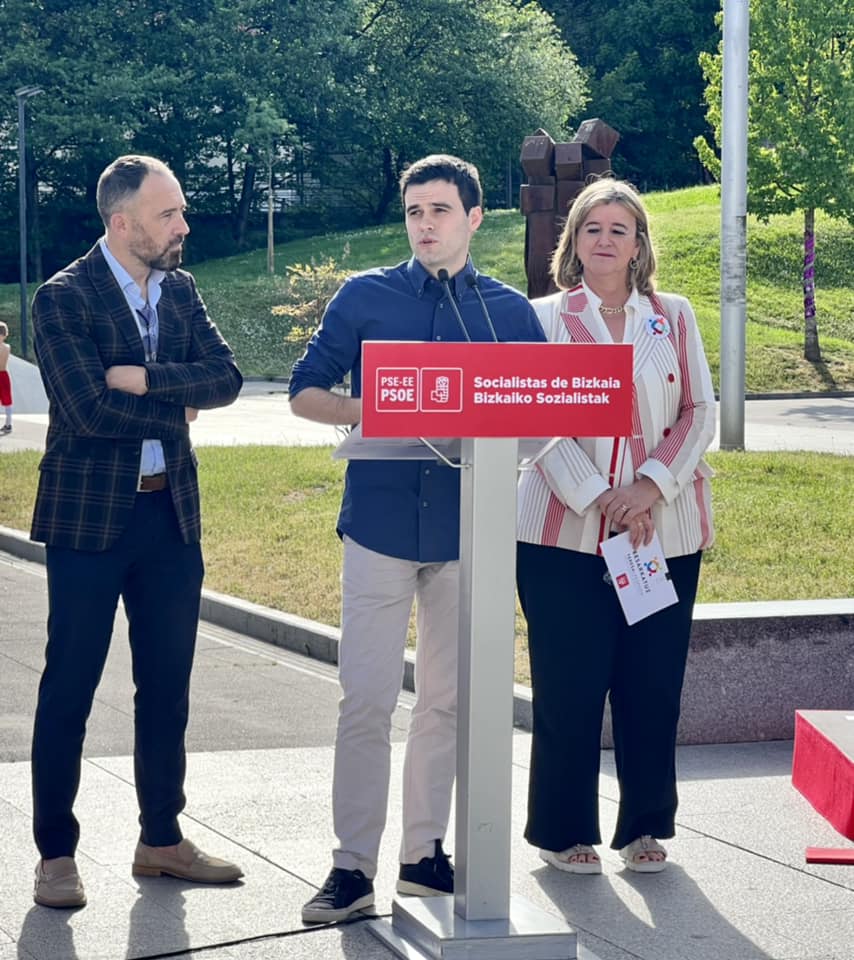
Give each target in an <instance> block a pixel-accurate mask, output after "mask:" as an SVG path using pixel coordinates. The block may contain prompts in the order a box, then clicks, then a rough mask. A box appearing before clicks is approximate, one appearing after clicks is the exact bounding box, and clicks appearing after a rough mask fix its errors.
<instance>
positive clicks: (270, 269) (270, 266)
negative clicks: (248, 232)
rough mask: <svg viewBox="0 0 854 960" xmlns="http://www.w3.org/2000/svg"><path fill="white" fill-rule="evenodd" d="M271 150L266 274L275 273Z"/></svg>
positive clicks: (268, 162)
mask: <svg viewBox="0 0 854 960" xmlns="http://www.w3.org/2000/svg"><path fill="white" fill-rule="evenodd" d="M272 156H273V148H272V146H271V147H270V157H271V159H270V160H268V161H267V273H275V272H276V267H275V263H274V260H273V258H274V256H275V253H274V250H275V248H274V245H273V202H274V199H273V160H272Z"/></svg>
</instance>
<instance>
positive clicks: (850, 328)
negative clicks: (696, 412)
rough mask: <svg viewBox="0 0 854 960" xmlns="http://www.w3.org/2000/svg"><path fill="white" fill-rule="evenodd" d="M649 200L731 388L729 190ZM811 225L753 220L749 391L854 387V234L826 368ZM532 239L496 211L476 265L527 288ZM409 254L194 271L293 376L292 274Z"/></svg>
mask: <svg viewBox="0 0 854 960" xmlns="http://www.w3.org/2000/svg"><path fill="white" fill-rule="evenodd" d="M645 199H646V202H647V205H648V207H649V210H650V214H651V218H652V236H653V240H654V242H655V245H656V248H657V250H658V254H659V271H658V285H659V287H660V288H661V289H662V290H670V291H674V292H678V293H682V294H684V295H685V296H687V297H688V298H689V299H690V300H691V301H692V303H693V305H694V308H695V310H696V313H697V317H698V321H699V323H700V328H701V331H702V334H703V340H704V343H705V345H706V351H707V353H708V356H709V362H710V365H711V367H712V372H713V376H714V378H715V382H716V383H719V374H718V368H719V360H720V280H719V254H720V200H719V196H718V189H717V187H715V186H708V187H691V188H688V189H685V190H676V191H673V192H670V193H650V194H648V195H647V196H646V198H645ZM802 229H803V226H802V219H801V217H800V215H792V216H785V217H783V216H781V217H775V218H773V220H771V222H770V223H768V224H762V223H759V222H758V221H757V220H755V218H750V221H749V224H748V291H747V301H748V307H747V319H748V322H747V329H746V332H745V337H746V344H747V348H746V374H745V376H746V385H747V391H748V393H752V394H757V393H792V392H801V391H815V392H823V391H829V390H846V391H847V390H854V227H852V226H851V225H850V224H847V223H845V222H844V221H839V220H832V219H831V218H829V217H827V216H825V215H824V214H822V213H821V212H819V213H818V214H817V218H816V236H817V241H816V285H817V294H816V301H817V304H818V319H819V336H820V341H821V346H822V353H823V357H824V361H823V363H821V364H815V365H814V364H811V363H808V362H807V361H805V360H804V359H803V332H802V331H803V317H802V310H803V307H802V294H801V258H802V256H803V245H802ZM93 239H94V238H93ZM524 240H525V220H524V218H523V217H522V216H521V215H520V214H519V213H518V211H512V210H510V211H497V212H493V213H488V214H487V216H486V218H485V220H484V222H483V225H482V227H481V228H480V230H479V231H478V233H477V234H476V235H475V238H474V242H473V244H472V252H473V256H474V259H475V263H476V264H477V265H478V267H479V268H480V269H481V270H483V271H484V272H486V273H490V274H492V275H494V276H496V277H498V278H500V279H502V280H504V281H506V282H507V283H510V284H512V285H513V286H515V287H517V288H518V289H520V290H525V288H526V280H525V273H524V266H523V258H524ZM345 248H347V249H348V250H349V254H348V255H347V256H346V257H345V255H344V251H345ZM82 252H84V251H81V253H82ZM408 256H409V248H408V246H407V242H406V236H405V232H404V230H403V227H402V225H401V224H399V223H396V224H389V225H386V226H382V227H374V228H368V229H363V230H356V231H350V232H345V233H336V234H328V235H325V236H321V237H312V238H309V239H303V240H296V241H293V242H291V243H285V244H281V245H279V246H278V247H277V248H276V265H277V270H278V273H277V274H276V275H273V276H269V275H268V274H267V273H266V272H265V270H266V253H265V251H263V250H256V251H253V252H251V253H246V254H241V255H239V256H233V257H226V258H224V259H221V260H211V261H208V262H206V263H202V264H198V265H196V266H194V267H193V268H192V270H193V273H194V274H195V275H196V278H197V280H198V283H199V288H200V290H201V292H202V295H203V297H204V298H205V301H206V302H207V304H208V308H209V310H210V312H211V315H212V316H213V317H214V319H215V320H216V321H217V323H218V324H219V326H220V328H221V329H222V331H223V334H224V335H225V337H226V339H227V340H228V341H229V343H230V344H231V345H232V347H233V348H234V350H235V353H236V354H237V358H238V361H239V363H240V365H241V369H242V370H243V372H244V374H246V375H254V376H275V377H287V376H288V375H289V373H290V369H291V366H292V364H293V362H294V360H295V359H296V358H297V356H298V355H299V353H300V348H299V346H297V345H294V344H290V343H287V342H286V340H285V338H286V336H287V334H288V331H289V329H290V321H289V320H288V319H287V318H286V317H283V316H274V315H273V314H272V313H271V308H272V307H273V306H275V305H277V304H280V303H281V302H282V300H283V296H284V290H285V287H286V285H287V266H288V265H293V264H308V263H311V262H312V261H314V262H320V261H323V260H325V259H327V258H329V257H331V258H333V259H334V260H336V261H339V262H341V264H342V266H343V267H345V268H346V269H347V270H353V271H355V270H360V269H364V268H367V267H372V266H377V265H380V264H393V263H396V262H398V261H400V260H403V259H406V258H407V257H408ZM0 319H2V320H6V322H7V323H8V324H9V326H10V330H11V331H12V334H13V339H12V345H13V349H14V348H15V344H16V343H19V342H20V341H19V337H18V335H17V328H18V288H17V286H16V285H14V284H6V285H0Z"/></svg>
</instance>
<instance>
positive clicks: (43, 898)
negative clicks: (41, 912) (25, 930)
mask: <svg viewBox="0 0 854 960" xmlns="http://www.w3.org/2000/svg"><path fill="white" fill-rule="evenodd" d="M33 900H35V901H36V903H40V904H41V905H42V906H43V907H85V906H86V892H85V891H84V889H83V881H82V880H81V879H80V874H79V873H78V872H77V864H76V863H75V862H74V857H56V858H55V859H53V860H39V862H38V863H37V864H36V885H35V889H34V890H33Z"/></svg>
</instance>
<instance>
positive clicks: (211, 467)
mask: <svg viewBox="0 0 854 960" xmlns="http://www.w3.org/2000/svg"><path fill="white" fill-rule="evenodd" d="M39 456H40V454H39V453H37V452H35V451H33V452H29V451H27V452H23V453H9V454H4V455H3V456H2V458H0V463H2V469H3V483H2V486H0V524H3V525H4V526H9V527H13V528H17V529H20V530H26V529H28V527H29V521H30V514H31V512H32V504H33V498H34V494H35V484H36V473H37V464H38V460H39ZM199 459H200V462H201V467H200V478H201V487H202V497H203V515H204V528H205V532H204V549H205V562H206V566H207V577H206V585H207V586H208V587H210V588H211V589H213V590H218V591H221V592H223V593H227V594H230V595H232V596H238V597H243V598H245V599H247V600H251V601H254V602H256V603H261V604H264V605H266V606H270V607H274V608H276V609H279V610H284V611H288V612H290V613H295V614H299V615H300V616H303V617H308V618H309V619H312V620H318V621H320V622H322V623H328V624H333V625H337V624H338V623H339V607H340V590H339V573H340V566H341V546H340V543H339V541H338V538H337V537H336V536H335V532H334V531H335V518H336V516H337V512H338V505H339V502H340V499H341V483H342V477H343V470H344V466H343V464H342V463H341V462H340V461H334V460H332V459H331V457H330V449H329V448H328V447H203V448H201V449H199ZM708 459H709V462H710V463H711V464H712V466H713V467H714V469H715V470H716V471H717V477H716V479H715V480H714V481H713V495H714V506H715V528H716V532H717V542H716V544H715V546H714V548H713V549H711V550H709V551H708V552H707V554H706V557H705V562H704V565H703V572H702V575H701V578H700V591H699V597H698V600H699V602H700V603H710V602H723V601H739V600H795V599H798V600H807V599H817V598H837V597H851V596H854V566H852V564H851V563H850V562H846V558H847V557H848V555H849V550H850V549H851V543H852V542H854V516H852V514H851V511H850V508H849V505H848V500H849V497H848V496H847V495H842V491H846V490H852V489H854V458H851V457H839V456H834V455H831V454H820V453H779V452H778V453H752V452H751V453H732V452H715V453H712V454H710V455H709V458H708ZM516 672H517V678H518V679H519V681H520V682H527V678H528V662H527V653H526V647H525V632H524V621H523V620H522V619H521V617H520V618H518V628H517V662H516Z"/></svg>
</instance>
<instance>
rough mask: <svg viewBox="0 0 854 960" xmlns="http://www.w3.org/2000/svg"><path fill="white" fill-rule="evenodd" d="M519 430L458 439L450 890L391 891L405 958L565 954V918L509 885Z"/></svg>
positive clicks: (536, 958) (569, 939) (569, 953)
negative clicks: (426, 893) (403, 894)
mask: <svg viewBox="0 0 854 960" xmlns="http://www.w3.org/2000/svg"><path fill="white" fill-rule="evenodd" d="M517 454H518V441H517V440H515V439H506V438H500V439H496V438H488V439H464V440H463V441H462V456H461V465H462V477H461V488H462V489H461V504H460V508H461V514H460V656H459V674H458V675H459V692H458V721H457V723H458V728H457V787H456V846H455V850H454V860H455V878H454V879H455V888H456V889H455V893H454V896H453V897H451V896H445V897H426V898H417V897H411V898H409V897H408V898H404V899H398V898H395V900H394V901H393V904H392V921H391V924H389V923H388V922H387V921H384V920H378V921H374V922H372V923H371V924H370V928H371V931H372V932H373V933H374V934H375V935H376V936H377V937H378V938H379V939H380V940H381V941H382V942H383V943H385V944H386V946H388V947H390V948H391V949H392V950H393V951H394V952H395V953H396V954H397V955H398V956H399V957H403V958H406V960H419V958H424V960H428V958H430V960H463V958H465V960H502V958H508V960H509V958H524V960H574V958H575V957H576V936H575V933H574V931H573V930H572V929H571V928H570V927H569V926H567V924H566V923H565V921H563V920H562V919H559V918H557V917H554V916H553V915H551V914H549V913H546V912H545V911H542V910H540V909H539V908H538V907H535V906H533V905H532V904H529V903H527V902H526V901H524V900H521V899H520V898H517V897H511V895H510V822H511V820H510V816H511V776H512V746H513V744H512V738H513V662H514V637H515V629H514V623H515V611H516V600H515V596H516V594H515V589H516V584H515V575H514V570H515V552H516V466H517Z"/></svg>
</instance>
